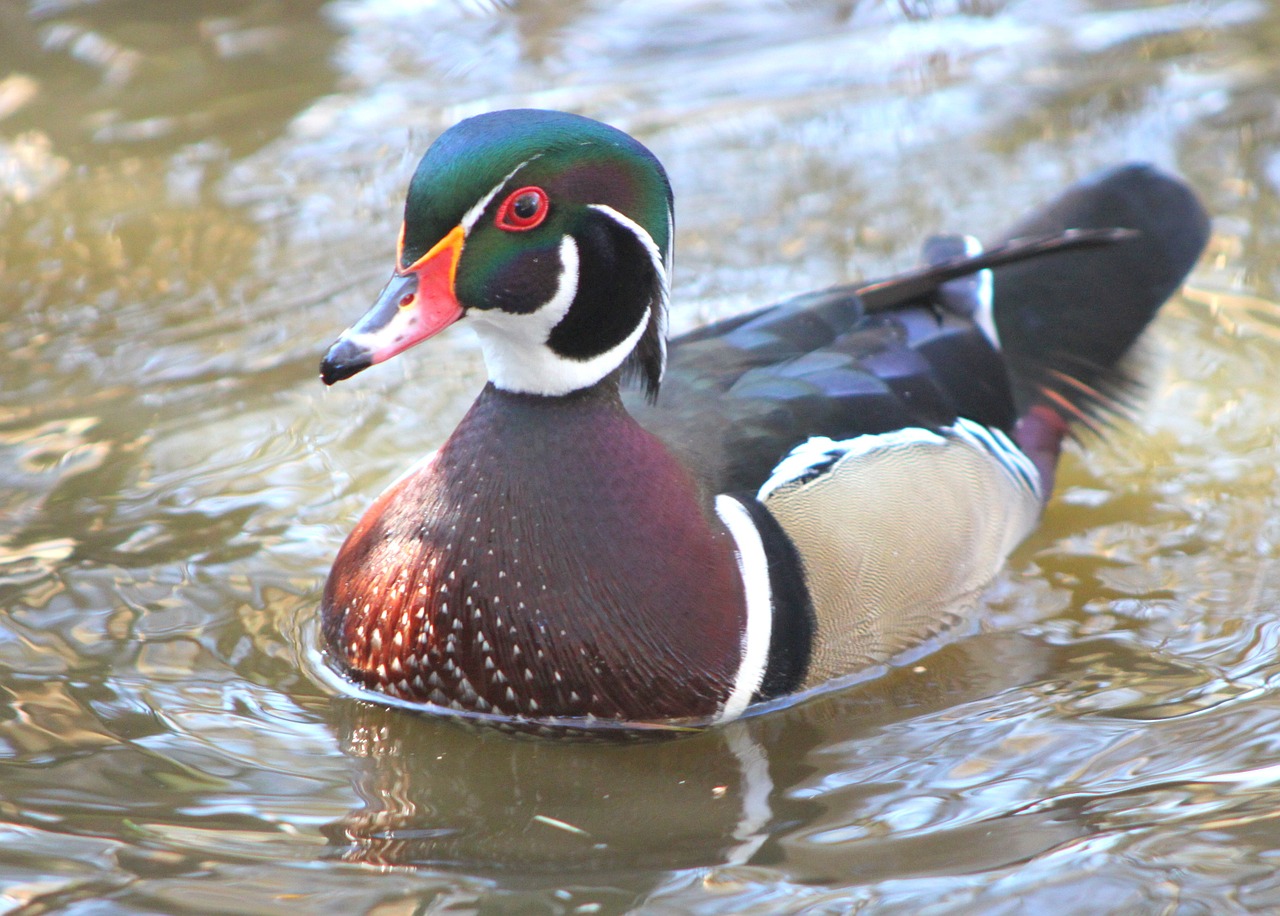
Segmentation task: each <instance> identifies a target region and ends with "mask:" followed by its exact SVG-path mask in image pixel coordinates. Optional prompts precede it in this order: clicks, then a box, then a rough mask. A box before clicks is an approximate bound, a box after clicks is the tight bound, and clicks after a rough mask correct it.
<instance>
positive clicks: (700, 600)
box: [321, 111, 1207, 725]
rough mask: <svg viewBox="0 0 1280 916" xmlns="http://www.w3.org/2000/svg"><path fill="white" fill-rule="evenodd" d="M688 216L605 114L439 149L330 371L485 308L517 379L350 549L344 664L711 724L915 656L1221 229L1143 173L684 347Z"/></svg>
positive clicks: (443, 706)
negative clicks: (677, 249) (678, 260)
mask: <svg viewBox="0 0 1280 916" xmlns="http://www.w3.org/2000/svg"><path fill="white" fill-rule="evenodd" d="M671 227H672V220H671V196H670V190H669V187H668V185H667V182H666V178H665V175H664V174H663V172H662V169H661V166H660V165H659V164H658V162H657V160H656V159H655V158H654V157H653V156H652V154H650V153H649V152H648V151H647V150H645V149H644V148H643V147H642V146H640V144H639V143H637V142H636V141H635V140H633V139H632V138H630V137H628V136H627V135H625V134H623V133H621V132H620V131H616V130H614V129H613V128H609V127H607V126H605V125H602V124H599V123H598V122H594V121H590V120H588V119H585V118H580V117H577V116H574V115H566V114H563V113H557V112H537V111H513V112H495V113H492V114H489V115H482V116H480V117H478V118H473V119H470V120H468V121H464V122H462V123H461V124H459V125H457V126H456V127H454V128H452V129H451V130H450V131H448V132H446V133H445V134H444V135H443V136H442V137H441V139H440V140H438V141H437V143H436V144H435V145H433V147H432V148H431V150H429V151H428V153H427V155H426V156H425V157H424V159H423V162H422V164H421V165H420V166H419V168H418V171H417V173H416V174H415V176H414V179H413V181H412V182H411V185H410V194H409V200H408V203H407V204H406V210H405V225H404V229H403V231H402V236H401V244H400V252H399V253H398V258H397V266H396V270H395V272H394V274H393V277H392V279H391V281H390V282H389V283H388V285H387V288H386V289H385V290H384V291H383V294H382V296H381V297H380V298H379V300H378V302H377V304H375V306H374V307H373V309H371V310H370V312H369V313H368V314H367V315H366V316H365V317H364V318H363V319H361V320H360V321H359V322H358V323H357V324H356V325H354V326H353V327H352V328H351V329H349V330H348V331H347V332H345V333H344V334H343V336H342V337H340V338H339V340H338V342H337V343H335V344H334V346H333V347H332V348H331V349H330V351H329V353H328V354H327V356H326V357H325V360H324V361H323V362H322V369H321V373H322V377H323V378H324V380H325V381H326V382H327V383H333V382H335V381H337V380H339V379H342V378H345V377H347V376H349V375H352V374H354V373H355V372H358V371H361V370H362V369H364V368H366V367H368V366H369V365H372V364H373V363H376V362H381V361H383V360H384V359H388V358H390V357H391V356H394V355H396V354H397V353H399V352H401V351H402V350H404V349H407V348H408V347H410V346H413V345H414V344H415V343H417V342H419V341H420V340H423V339H425V338H426V337H429V336H431V335H432V334H434V333H435V332H436V331H438V330H439V329H440V328H442V327H444V326H447V325H448V324H451V323H453V322H454V321H457V320H460V319H466V320H468V321H469V323H471V324H473V326H474V327H475V328H476V330H477V332H478V333H479V335H480V339H481V344H482V348H483V350H484V353H485V358H486V364H487V365H488V368H489V373H490V381H489V383H488V384H487V385H486V386H485V388H484V390H483V391H482V392H481V394H480V396H479V397H478V398H477V400H476V402H475V404H474V405H473V406H472V408H471V410H470V411H469V412H468V414H467V415H466V417H465V418H464V419H463V420H462V422H461V423H460V424H459V426H458V428H457V429H456V430H455V431H454V433H453V434H452V435H451V436H450V437H449V439H448V440H447V441H446V442H445V443H444V444H443V445H442V446H441V447H440V449H439V450H438V451H437V452H436V453H434V454H433V455H432V456H429V457H428V458H427V459H425V460H424V461H423V462H421V463H420V464H419V465H417V466H416V467H414V468H413V469H412V470H411V471H409V472H408V473H407V474H406V475H405V476H404V477H402V478H401V479H400V480H399V481H397V482H396V483H395V484H393V485H392V486H391V487H390V488H389V489H388V490H387V491H386V492H385V493H384V494H383V495H382V496H381V497H380V498H379V499H378V500H377V501H376V502H375V503H374V505H373V506H372V507H371V508H370V509H369V510H368V512H367V513H366V514H365V516H364V517H363V518H362V519H361V521H360V522H359V523H358V524H357V526H356V527H355V529H354V530H353V531H352V533H351V535H350V536H349V537H348V539H347V541H346V543H345V544H344V545H343V547H342V548H341V550H340V551H339V554H338V557H337V559H336V560H335V563H334V566H333V570H332V572H331V573H330V576H329V580H328V583H327V585H326V588H325V593H324V599H323V605H322V609H321V615H322V629H323V633H324V637H325V640H326V644H327V647H328V651H329V654H330V656H331V658H332V660H333V662H334V663H335V665H336V666H337V667H338V668H339V669H340V670H342V671H343V672H344V673H345V674H346V675H347V676H348V677H349V678H350V679H352V680H353V681H355V682H356V683H358V684H361V685H362V686H364V687H367V688H370V689H373V690H377V691H381V692H383V693H385V694H387V695H388V696H391V697H394V698H396V699H397V700H399V701H405V702H410V703H420V704H423V705H424V706H427V707H430V708H436V709H439V710H443V711H448V712H451V713H454V714H459V715H467V716H475V717H480V718H492V719H497V720H499V721H506V722H515V723H529V722H542V723H552V724H583V723H612V724H618V723H621V724H625V725H644V724H654V723H685V724H691V723H692V724H707V723H714V722H720V721H726V720H729V719H733V718H736V717H738V716H740V715H742V714H743V713H744V712H746V711H747V710H748V709H749V708H750V707H751V706H752V704H754V703H758V702H760V701H764V700H770V699H775V698H779V697H786V696H789V695H793V694H796V693H798V692H803V691H806V690H809V689H812V688H817V687H821V686H822V685H824V684H827V683H832V682H839V680H840V679H841V678H845V677H847V676H852V675H856V674H857V673H859V672H861V671H864V670H866V669H868V668H870V667H872V666H875V665H879V664H883V663H885V662H888V661H891V660H892V659H893V658H895V657H896V656H900V655H901V654H902V653H903V652H904V651H906V650H908V649H910V648H912V647H913V646H917V645H919V644H920V643H921V642H923V641H924V640H926V639H928V638H929V637H931V636H933V635H935V634H937V633H939V632H941V631H943V630H945V629H946V628H948V627H950V626H952V625H954V623H955V622H956V621H957V620H959V619H961V618H962V617H963V616H964V615H965V614H966V613H967V612H968V611H969V610H970V609H971V608H972V607H973V606H974V604H975V603H976V602H977V600H978V598H979V597H980V595H981V592H982V589H983V588H984V587H985V586H986V585H987V584H988V583H989V581H990V579H991V578H992V577H993V576H994V574H995V572H996V571H997V570H998V569H999V567H1000V565H1001V564H1002V563H1003V562H1004V560H1005V558H1006V557H1007V555H1008V554H1009V552H1010V551H1011V550H1012V549H1013V548H1014V547H1015V546H1016V545H1017V544H1018V542H1020V541H1021V540H1022V539H1023V538H1024V537H1025V536H1026V535H1027V534H1028V533H1029V532H1030V531H1031V530H1032V529H1033V528H1034V526H1035V524H1036V522H1037V520H1038V517H1039V514H1040V511H1041V508H1042V506H1043V504H1044V501H1045V500H1046V499H1047V497H1048V494H1049V492H1050V490H1051V488H1052V477H1053V471H1054V467H1055V465H1056V461H1057V457H1058V453H1059V450H1060V447H1061V443H1062V440H1063V436H1064V435H1065V434H1066V432H1067V429H1068V425H1069V423H1071V422H1074V421H1082V422H1090V417H1091V416H1092V415H1093V414H1096V413H1097V412H1098V411H1100V410H1103V409H1106V408H1107V407H1108V405H1110V404H1111V403H1112V400H1111V399H1112V397H1113V396H1114V395H1115V394H1116V393H1118V392H1119V391H1121V390H1122V389H1123V386H1124V385H1125V383H1126V382H1127V378H1126V377H1125V375H1124V374H1123V369H1122V359H1123V356H1124V354H1125V353H1126V352H1127V351H1128V349H1129V347H1130V345H1131V344H1132V343H1133V341H1134V340H1135V339H1136V337H1137V336H1138V335H1139V334H1140V333H1141V330H1142V329H1143V327H1145V325H1146V324H1147V322H1148V321H1149V320H1150V318H1151V317H1152V315H1153V314H1154V313H1155V311H1156V309H1157V308H1158V307H1159V305H1160V304H1161V303H1162V302H1163V301H1164V300H1165V299H1166V298H1167V297H1168V296H1169V295H1171V294H1172V293H1173V292H1174V291H1175V290H1176V289H1177V287H1178V285H1179V284H1180V283H1181V280H1182V278H1183V276H1184V275H1185V273H1186V272H1187V271H1188V270H1189V269H1190V267H1191V266H1192V265H1193V264H1194V262H1195V259H1196V257H1197V256H1198V254H1199V252H1200V250H1201V249H1202V247H1203V245H1204V242H1205V239H1206V237H1207V220H1206V218H1205V216H1204V213H1203V211H1202V210H1201V209H1200V207H1199V204H1198V203H1197V202H1196V201H1195V198H1194V196H1193V195H1192V194H1191V193H1190V192H1189V191H1188V190H1187V189H1186V188H1185V187H1184V186H1183V185H1181V184H1180V183H1179V182H1177V181H1176V180H1175V179H1172V178H1169V177H1167V176H1163V175H1161V174H1159V173H1157V172H1155V171H1154V170H1152V169H1149V168H1147V167H1142V166H1130V167H1124V168H1122V169H1118V170H1115V171H1113V172H1111V173H1107V174H1105V175H1104V176H1102V177H1100V178H1098V179H1095V180H1094V181H1092V182H1088V183H1085V184H1083V185H1081V186H1077V187H1076V188H1074V189H1072V190H1071V191H1068V192H1067V193H1066V194H1065V195H1063V196H1062V197H1061V198H1059V199H1058V200H1057V201H1056V202H1054V203H1053V204H1051V205H1049V206H1048V207H1046V208H1044V209H1042V210H1041V211H1038V212H1037V213H1035V214H1033V216H1032V217H1029V218H1028V219H1027V220H1024V221H1023V222H1022V223H1020V224H1018V225H1017V226H1015V227H1014V229H1013V230H1011V231H1010V233H1008V234H1007V235H1006V236H1005V240H1004V241H998V242H997V244H996V245H995V247H994V248H993V249H992V250H991V251H990V252H986V253H983V252H981V249H980V247H979V246H977V245H976V243H975V242H974V241H973V240H971V239H964V238H958V237H950V238H940V239H936V240H934V241H932V242H931V243H930V245H929V246H927V248H926V255H925V261H926V264H925V266H924V267H922V268H921V269H920V270H917V271H913V272H910V273H908V274H905V275H902V276H900V277H896V278H890V279H889V280H887V281H883V282H881V283H877V284H868V285H860V286H846V287H837V288H833V289H831V290H826V291H823V292H820V293H813V294H808V295H806V296H801V297H798V298H796V299H794V300H789V301H788V302H784V303H781V304H779V305H776V306H771V307H769V308H766V309H762V310H760V311H758V312H755V313H752V314H749V315H746V316H738V317H735V318H731V319H727V320H725V321H722V322H719V323H718V324H715V325H711V326H708V327H706V328H703V329H699V330H698V331H695V332H693V333H691V334H688V335H685V336H684V337H683V338H679V339H677V340H675V341H672V342H671V345H670V347H669V348H668V346H667V342H666V340H665V326H666V307H667V302H666V298H667V289H668V271H669V264H670V244H671V236H672V228H671ZM1117 228H1121V229H1127V230H1129V231H1127V232H1122V231H1120V232H1118V231H1116V229H1117ZM1027 240H1030V241H1027ZM993 274H994V277H993ZM993 293H994V295H993ZM628 379H635V380H638V381H639V382H640V387H641V389H642V391H641V393H640V394H638V395H634V396H633V395H632V393H631V392H626V393H624V392H623V387H624V382H625V381H627V380H628ZM660 386H661V393H660V394H659V387H660Z"/></svg>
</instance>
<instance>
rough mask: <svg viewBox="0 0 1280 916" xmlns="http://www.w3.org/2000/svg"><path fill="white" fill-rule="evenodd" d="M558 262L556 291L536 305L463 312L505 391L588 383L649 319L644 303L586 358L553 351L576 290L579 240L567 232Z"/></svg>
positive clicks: (566, 388)
mask: <svg viewBox="0 0 1280 916" xmlns="http://www.w3.org/2000/svg"><path fill="white" fill-rule="evenodd" d="M560 265H561V266H560V283H559V285H558V286H557V287H556V294H555V295H554V296H552V297H551V300H550V301H549V302H547V303H546V304H545V305H543V306H542V307H541V308H539V309H538V310H537V311H535V312H531V313H530V314H528V315H513V314H511V313H510V312H504V311H502V310H501V309H483V310H482V309H472V310H471V311H470V312H468V313H467V314H468V317H469V318H470V319H471V320H472V321H473V323H474V327H475V329H476V334H477V335H478V336H479V337H480V348H481V349H482V350H483V351H484V361H485V365H486V366H487V367H488V369H489V380H490V381H492V382H493V384H494V385H496V386H497V387H498V388H501V389H503V390H504V391H515V392H520V393H524V394H545V395H562V394H569V393H570V392H572V391H578V390H580V389H582V388H588V387H590V386H591V385H594V384H595V383H596V382H598V381H600V380H601V379H602V378H604V377H605V376H606V375H608V374H609V373H610V372H612V371H613V370H614V369H617V368H618V367H619V366H620V365H622V361H623V360H624V359H626V358H627V356H628V355H630V353H631V351H632V350H634V349H635V346H636V343H637V342H638V341H639V340H640V335H641V334H642V333H644V329H645V327H646V326H647V325H648V323H649V310H648V309H646V310H645V313H644V315H642V316H641V318H640V321H639V322H638V323H637V325H636V327H635V329H634V330H633V331H632V332H631V333H630V334H628V335H627V337H626V339H624V340H623V341H621V342H620V343H618V344H617V345H616V346H614V347H611V348H610V349H608V350H606V351H605V352H604V353H600V354H597V355H596V356H593V357H591V358H590V359H583V360H579V359H567V358H566V357H563V356H561V355H560V354H558V353H556V352H555V351H554V350H552V349H551V347H550V346H549V345H548V343H547V341H548V339H549V338H550V336H551V332H552V330H553V329H554V328H555V327H556V325H558V324H559V323H560V322H561V321H562V320H564V316H565V315H567V314H568V312H569V307H570V306H572V305H573V300H574V297H575V296H576V295H577V294H578V245H577V243H576V242H575V241H574V240H573V237H572V236H569V235H566V236H565V237H564V238H563V239H562V240H561V241H560Z"/></svg>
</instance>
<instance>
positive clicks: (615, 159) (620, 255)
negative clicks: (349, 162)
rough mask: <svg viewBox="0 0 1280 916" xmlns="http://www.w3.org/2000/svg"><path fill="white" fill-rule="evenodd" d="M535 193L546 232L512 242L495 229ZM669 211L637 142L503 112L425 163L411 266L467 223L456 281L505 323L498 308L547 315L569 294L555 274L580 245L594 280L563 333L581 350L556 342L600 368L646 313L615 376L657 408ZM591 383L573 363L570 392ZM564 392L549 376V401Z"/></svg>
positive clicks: (407, 240) (581, 289)
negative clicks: (510, 206) (634, 385)
mask: <svg viewBox="0 0 1280 916" xmlns="http://www.w3.org/2000/svg"><path fill="white" fill-rule="evenodd" d="M530 186H534V187H537V188H540V189H542V190H544V191H545V192H546V195H547V197H548V198H549V200H550V205H549V206H550V212H549V215H548V216H547V217H546V224H545V228H544V227H539V228H540V231H538V232H528V233H515V234H512V233H506V232H504V231H502V230H501V229H495V228H494V227H492V226H491V223H492V221H493V217H494V215H495V214H496V213H497V211H498V208H500V207H501V205H502V202H503V200H504V199H505V198H506V197H507V195H509V194H511V193H512V192H513V191H515V190H516V189H519V188H524V187H530ZM671 214H672V194H671V185H670V182H669V181H668V179H667V175H666V172H665V171H664V170H663V168H662V165H661V164H660V163H659V162H658V159H657V158H656V157H655V156H654V155H653V154H652V153H651V152H650V151H649V150H648V149H647V148H645V147H644V146H643V145H642V144H641V143H639V142H638V141H637V140H635V139H634V138H632V137H630V136H629V135H627V134H625V133H623V132H622V131H620V130H618V129H616V128H614V127H610V126H609V125H607V124H602V123H600V122H598V121H594V120H592V119H590V118H585V117H582V116H580V115H574V114H568V113H565V112H554V111H539V110H533V109H516V110H509V111H496V112H490V113H487V114H482V115H477V116H476V117H473V118H469V119H467V120H465V121H462V122H460V123H458V124H457V125H455V126H454V127H452V128H450V129H449V130H447V131H446V132H445V133H444V134H442V135H441V136H440V137H439V138H438V139H437V140H436V142H435V143H434V144H432V146H431V148H430V149H429V150H428V151H427V153H426V155H424V156H423V157H422V161H421V162H420V163H419V164H418V168H417V169H416V171H415V172H414V175H413V178H412V179H411V181H410V183H409V192H408V196H407V199H406V201H405V214H404V235H403V242H402V254H401V259H402V263H403V264H412V263H414V262H415V261H416V260H417V259H418V258H420V257H421V256H422V255H423V254H425V253H426V252H427V251H429V250H430V249H431V248H432V247H433V246H434V245H436V244H437V243H438V242H439V241H440V239H441V238H443V237H444V236H445V235H446V234H447V233H449V232H450V231H452V230H453V229H455V228H456V227H458V226H460V225H461V226H462V227H463V229H464V231H465V232H466V234H467V241H466V244H465V247H464V251H463V255H462V258H461V260H460V262H459V267H458V272H457V280H456V293H457V296H458V300H459V302H460V304H461V305H462V307H463V308H464V310H466V311H468V312H472V313H473V314H475V315H476V316H477V317H479V316H480V315H481V313H483V312H486V311H488V312H491V313H492V316H493V317H494V318H496V319H501V318H502V314H501V313H510V314H513V315H527V314H530V313H532V312H534V311H537V310H538V309H540V308H541V307H542V306H543V304H544V303H548V302H551V301H553V300H554V299H555V297H556V295H557V293H558V291H561V290H563V289H565V288H566V286H567V284H566V283H565V282H564V281H563V278H559V277H558V272H559V271H560V270H563V269H564V267H565V265H564V264H563V263H562V262H561V261H560V260H559V252H561V251H563V248H562V245H561V240H562V239H564V238H573V239H574V240H575V242H576V243H577V246H578V249H579V250H580V251H581V252H582V253H583V261H582V263H581V265H580V266H579V268H578V269H579V270H580V271H582V274H583V281H584V282H582V283H579V284H578V289H577V296H578V300H577V301H575V303H574V304H573V306H572V307H571V308H570V310H569V312H568V313H567V314H565V315H564V317H563V326H560V327H557V328H556V329H555V333H556V335H558V338H559V339H560V340H566V339H570V338H572V341H571V343H572V346H571V348H570V349H565V350H560V349H558V348H557V347H556V346H555V342H554V340H553V339H552V337H548V343H547V344H546V346H547V347H549V348H550V349H552V350H553V351H556V352H558V353H559V354H560V357H561V358H563V359H564V360H568V361H574V360H577V361H583V360H593V361H594V360H595V358H596V357H597V356H598V355H602V354H603V353H605V352H606V351H607V352H609V353H610V354H612V353H613V350H614V349H615V348H616V345H617V342H618V341H619V340H621V339H624V338H625V339H630V338H632V337H633V335H632V333H631V330H632V328H634V327H635V325H634V324H632V325H631V326H630V327H627V328H625V329H623V328H620V323H622V322H626V321H632V322H637V321H640V320H641V319H642V316H645V317H644V318H643V320H644V327H643V328H642V329H640V328H637V329H636V334H635V335H634V340H635V344H634V346H633V347H631V348H629V349H628V350H627V351H626V352H625V353H621V354H618V363H617V364H616V365H612V366H610V367H609V369H608V372H606V373H605V375H606V376H607V375H608V374H610V373H611V372H612V371H613V370H615V369H617V368H619V367H621V368H622V369H623V375H624V376H625V377H629V378H634V379H637V380H639V381H640V383H641V384H642V386H643V387H644V388H645V390H646V393H647V394H648V396H649V398H650V399H652V398H654V397H656V394H657V390H658V385H659V383H660V381H661V377H662V372H663V369H664V367H665V353H666V341H665V329H666V309H667V289H668V285H669V278H668V269H669V266H670V263H671V244H672V238H671V236H672V225H673V223H672V216H671ZM606 224H607V225H606ZM513 235H514V236H520V237H518V238H516V237H513ZM606 236H607V237H608V238H605V237H606ZM609 239H612V241H610V240H609ZM602 240H603V241H602ZM602 246H603V248H602ZM597 252H602V254H603V257H604V260H603V261H602V262H601V263H599V264H598V266H597V267H596V269H595V271H594V274H592V273H591V268H592V265H591V264H590V263H588V261H589V259H591V258H593V257H595V256H596V254H597ZM592 276H594V277H606V278H611V279H610V281H609V282H605V283H599V282H597V283H595V284H594V285H593V284H591V283H588V282H586V281H588V280H589V279H591V277H592ZM593 297H594V298H593ZM590 316H594V317H590ZM597 325H598V327H599V328H600V329H601V331H602V332H603V334H602V336H601V337H600V339H599V341H598V344H599V347H598V349H597V350H596V351H594V352H593V351H591V350H590V349H589V346H590V344H592V343H594V341H592V340H591V339H590V334H591V333H592V327H593V326H597ZM624 332H625V333H624ZM491 369H492V367H491ZM570 369H572V371H569V370H570ZM581 375H582V373H581V372H580V371H578V370H577V369H576V368H572V367H568V366H566V372H565V377H566V379H568V378H572V379H574V380H575V381H574V382H573V384H578V381H579V380H580V377H581ZM601 377H604V376H601ZM597 380H598V379H597ZM495 382H496V383H498V384H501V383H500V381H499V380H498V379H495ZM559 387H560V386H559V385H558V383H557V381H556V380H555V379H549V380H548V384H547V387H546V389H545V390H543V391H541V392H540V393H558V391H559Z"/></svg>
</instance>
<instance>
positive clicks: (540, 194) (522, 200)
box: [494, 187, 550, 232]
mask: <svg viewBox="0 0 1280 916" xmlns="http://www.w3.org/2000/svg"><path fill="white" fill-rule="evenodd" d="M549 206H550V204H549V202H548V200H547V192H546V191H544V190H542V188H534V187H529V188H518V189H517V190H515V191H512V192H511V193H510V194H508V195H507V199H506V200H504V201H503V202H502V206H501V207H499V208H498V218H497V219H496V220H494V223H495V224H496V225H497V227H498V228H499V229H506V230H507V231H508V232H524V231H525V230H528V229H532V228H533V227H534V226H537V225H540V224H541V223H542V221H543V220H544V219H546V218H547V209H548V207H549Z"/></svg>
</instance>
